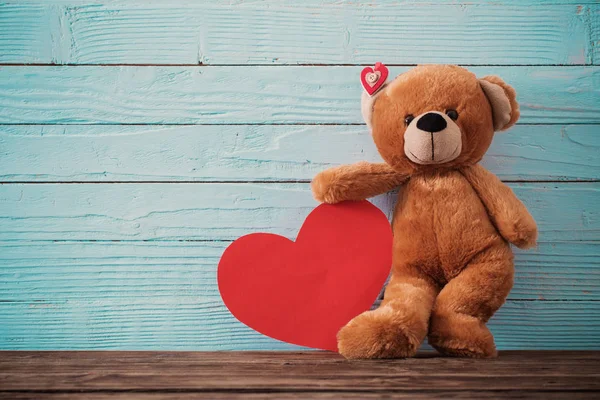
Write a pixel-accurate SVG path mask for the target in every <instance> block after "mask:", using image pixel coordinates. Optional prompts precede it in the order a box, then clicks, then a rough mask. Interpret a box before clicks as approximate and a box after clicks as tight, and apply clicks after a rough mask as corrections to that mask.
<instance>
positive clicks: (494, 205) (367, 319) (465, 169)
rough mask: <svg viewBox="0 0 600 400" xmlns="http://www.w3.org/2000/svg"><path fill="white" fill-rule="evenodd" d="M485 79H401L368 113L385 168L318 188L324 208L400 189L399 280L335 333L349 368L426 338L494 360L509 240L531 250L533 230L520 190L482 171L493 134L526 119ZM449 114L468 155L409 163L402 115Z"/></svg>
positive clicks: (508, 276) (458, 75)
mask: <svg viewBox="0 0 600 400" xmlns="http://www.w3.org/2000/svg"><path fill="white" fill-rule="evenodd" d="M483 79H484V80H485V83H483V84H482V82H483V81H482V80H479V79H477V78H476V77H475V75H473V74H472V73H471V72H469V71H467V70H466V69H464V68H460V67H457V66H447V65H446V66H444V65H428V66H419V67H416V68H414V69H412V70H410V71H408V72H406V73H404V74H402V75H400V76H398V77H397V78H396V79H395V80H394V81H392V82H390V83H389V84H388V85H387V86H386V87H385V88H384V89H383V90H382V91H381V92H380V93H378V95H377V96H376V98H375V99H374V101H373V102H372V103H371V104H370V105H369V106H370V107H372V112H366V113H364V114H365V116H366V117H367V118H371V119H370V120H368V121H367V123H368V124H369V126H372V133H373V139H374V141H375V144H376V145H377V148H378V150H379V152H380V154H381V156H382V157H383V159H384V160H385V161H386V163H385V164H370V163H366V162H361V163H358V164H354V165H347V166H340V167H337V168H332V169H329V170H326V171H323V172H321V173H320V174H318V175H317V176H316V177H315V178H314V180H313V182H312V189H313V193H314V195H315V198H316V199H317V200H319V201H323V202H327V203H336V202H340V201H344V200H361V199H365V198H368V197H371V196H374V195H377V194H380V193H384V192H386V191H389V190H391V189H392V188H395V187H398V186H400V187H401V188H400V192H399V197H398V202H397V205H396V208H395V211H394V218H393V222H392V226H393V231H394V247H393V267H392V277H391V279H390V282H389V284H388V286H387V288H386V290H385V296H384V300H383V302H382V304H381V306H380V307H379V308H378V309H377V310H374V311H368V312H365V313H363V314H361V315H359V316H357V317H356V318H354V319H353V320H352V321H350V322H349V323H348V324H347V325H346V326H345V327H343V328H342V329H341V330H340V332H339V333H338V347H339V351H340V353H341V354H342V355H344V356H345V357H347V358H395V357H410V356H412V355H414V354H415V353H416V351H417V349H418V348H419V345H420V344H421V342H422V341H423V340H424V338H425V336H427V335H428V336H429V343H430V344H431V345H432V346H433V347H435V348H436V349H437V350H439V351H440V352H441V353H443V354H446V355H451V356H468V357H494V356H496V348H495V345H494V339H493V336H492V334H491V333H490V331H489V330H488V328H487V327H486V323H487V321H488V320H489V319H490V317H491V316H492V315H493V314H494V313H495V312H496V310H498V308H500V306H501V305H502V304H503V303H504V301H505V299H506V297H507V295H508V293H509V291H510V289H511V288H512V285H513V275H514V266H513V254H512V251H511V249H510V246H509V242H510V243H513V244H515V245H516V246H519V247H523V248H527V247H531V246H534V245H535V242H536V239H537V227H536V224H535V221H534V220H533V218H532V217H531V215H529V213H528V212H527V210H526V208H525V206H524V205H523V204H522V203H521V202H520V201H519V200H518V199H517V198H516V196H515V195H514V193H513V192H512V190H511V189H510V188H509V187H508V186H506V185H504V184H503V183H502V182H501V181H500V180H499V179H498V178H496V177H495V176H494V175H493V174H492V173H490V172H488V171H486V170H485V169H484V168H483V167H481V166H480V165H478V164H477V163H478V162H479V161H480V160H481V158H482V157H483V155H484V154H485V152H486V151H487V149H488V147H489V145H490V143H491V141H492V137H493V135H494V131H495V130H503V129H507V128H509V127H510V126H512V125H513V124H514V123H515V122H516V121H517V119H518V117H519V108H518V104H517V101H516V94H515V91H514V90H513V89H512V88H511V87H510V86H509V85H507V84H506V83H504V82H503V81H502V80H501V79H500V78H498V77H485V78H483ZM490 97H492V98H490ZM448 110H456V111H457V112H458V118H457V119H456V121H454V123H455V124H456V125H457V126H458V127H459V128H460V134H461V137H460V140H461V142H462V147H461V150H460V155H458V156H457V157H456V158H454V159H452V160H450V161H448V162H444V161H443V160H442V162H436V161H435V160H434V159H435V157H434V154H432V160H434V161H432V162H433V164H431V163H429V164H425V163H416V162H413V161H411V159H409V158H408V157H407V155H406V152H405V148H404V147H405V140H404V134H405V132H406V130H407V120H406V117H407V116H408V115H412V116H415V117H417V116H422V115H425V114H426V113H428V112H438V113H444V115H446V113H447V111H448ZM448 115H451V114H448ZM446 119H447V118H446ZM412 124H413V122H410V123H409V125H410V126H411V129H414V125H412ZM450 128H452V129H455V128H454V125H452V126H450V127H449V128H448V129H450ZM411 132H412V131H411ZM446 132H448V131H447V130H444V131H441V132H437V133H433V132H423V134H424V135H431V136H430V137H431V142H432V146H433V142H434V138H435V139H436V140H437V139H439V136H437V135H444V134H445V133H446ZM425 137H426V138H428V137H429V136H425ZM438 142H439V143H441V144H439V146H442V145H443V143H444V141H438ZM436 143H437V142H436ZM409 150H410V149H409ZM432 153H433V149H432ZM366 267H368V266H366Z"/></svg>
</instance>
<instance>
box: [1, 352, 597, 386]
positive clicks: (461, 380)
mask: <svg viewBox="0 0 600 400" xmlns="http://www.w3.org/2000/svg"><path fill="white" fill-rule="evenodd" d="M31 354H32V353H29V352H25V353H20V355H19V356H17V357H15V356H13V353H3V355H5V359H6V360H7V361H6V362H5V363H3V365H4V366H5V368H3V370H2V372H0V379H2V380H3V381H4V382H5V384H4V385H3V390H4V393H6V394H8V393H10V391H12V390H15V391H18V390H19V389H20V390H23V388H28V390H30V391H41V392H44V391H51V392H61V391H62V392H64V391H79V393H80V394H81V392H82V391H83V392H85V391H111V390H112V391H121V392H122V391H126V390H129V391H150V390H153V391H168V390H177V391H182V392H194V391H198V392H200V391H201V392H204V393H208V392H221V393H223V392H237V393H239V392H246V393H257V392H258V393H260V392H263V391H268V392H287V393H293V392H296V393H298V394H301V393H304V394H305V395H307V394H310V393H312V392H329V393H336V392H337V394H338V396H339V395H341V394H343V393H348V392H350V393H367V394H368V393H379V394H381V395H384V394H386V393H388V392H389V391H394V392H395V391H402V392H405V393H406V392H413V393H414V392H416V393H417V394H418V393H419V392H421V393H422V391H425V392H427V391H429V392H430V394H431V393H432V392H439V391H452V392H455V393H456V394H460V392H465V391H467V392H468V391H474V390H479V391H504V392H508V391H515V392H516V391H526V392H533V391H544V392H546V391H553V390H557V391H560V390H563V391H564V390H569V391H571V392H577V391H587V392H588V393H590V392H598V391H599V390H600V382H599V381H598V379H597V378H598V377H599V376H600V373H599V372H598V366H599V363H600V362H599V356H598V353H591V357H590V354H588V355H584V354H581V353H570V352H564V353H557V354H564V357H563V358H562V359H560V358H558V357H553V358H552V360H555V362H554V363H548V358H547V357H540V358H537V353H536V352H529V353H507V354H501V356H500V358H498V359H494V360H471V359H448V358H442V357H432V356H431V355H428V356H426V357H420V358H413V359H406V360H379V361H352V362H348V361H345V360H343V359H342V358H341V356H339V355H337V354H333V353H321V352H313V353H300V354H295V353H287V352H286V353H270V354H269V355H268V356H266V357H257V355H260V354H261V353H243V354H240V353H229V354H224V353H216V354H215V355H210V354H207V353H192V357H190V356H189V355H184V353H179V354H181V355H182V356H181V357H179V355H178V354H173V353H151V354H149V355H148V354H146V355H145V358H140V357H136V359H135V360H131V359H130V358H129V357H127V356H121V355H120V354H121V353H120V352H119V353H108V354H109V356H111V357H112V359H113V361H112V363H111V364H109V365H106V364H103V363H102V362H101V363H99V364H94V363H90V362H89V361H90V358H91V359H93V358H92V357H90V356H87V355H86V353H81V352H70V353H56V355H53V356H52V357H43V358H41V359H35V358H33V357H31ZM95 354H102V353H97V352H93V353H92V355H95ZM105 354H106V353H105ZM125 354H126V353H125ZM220 355H225V357H223V358H219V356H220ZM21 357H27V359H28V362H29V365H26V366H25V368H24V369H21V368H19V367H17V368H16V369H15V370H13V368H12V365H14V364H15V363H16V364H17V365H18V364H20V361H19V358H21ZM204 357H206V358H208V359H212V362H211V363H206V362H205V361H204V360H202V359H203V358H204ZM98 359H99V360H101V361H106V358H105V357H98ZM290 359H295V361H293V362H290V361H289V360H290ZM42 360H43V361H44V362H45V363H46V364H44V365H42V364H41V361H42ZM58 360H60V361H62V362H58ZM79 360H82V362H81V363H80V367H79V368H76V369H74V370H73V369H71V368H69V367H68V366H67V367H66V368H65V367H64V365H65V363H66V364H67V365H69V364H71V365H74V366H76V365H77V364H78V363H79V362H78V361H79ZM157 360H160V361H161V362H160V363H159V362H157ZM231 360H233V362H231ZM520 360H523V361H525V362H524V363H521V364H519V363H518V361H520ZM48 361H50V365H53V364H54V368H47V365H48ZM118 361H120V363H118ZM563 362H564V364H563ZM9 363H10V364H9ZM565 364H566V365H565ZM574 365H577V366H578V367H577V368H573V366H574ZM565 367H566V368H565ZM569 367H570V368H569ZM33 376H35V379H32V377H33Z"/></svg>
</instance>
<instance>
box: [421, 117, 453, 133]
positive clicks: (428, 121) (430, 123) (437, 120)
mask: <svg viewBox="0 0 600 400" xmlns="http://www.w3.org/2000/svg"><path fill="white" fill-rule="evenodd" d="M446 126H448V124H446V120H445V119H444V117H442V116H441V115H440V114H437V113H432V112H430V113H427V114H425V115H423V116H422V117H421V118H419V120H418V121H417V128H419V129H421V130H422V131H425V132H432V133H433V132H439V131H441V130H444V129H446Z"/></svg>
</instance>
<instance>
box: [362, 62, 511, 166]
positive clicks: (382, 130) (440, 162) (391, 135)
mask: <svg viewBox="0 0 600 400" xmlns="http://www.w3.org/2000/svg"><path fill="white" fill-rule="evenodd" d="M362 113H363V117H364V118H365V122H366V123H367V125H368V126H369V127H370V128H371V130H372V134H373V139H374V141H375V144H376V145H377V148H378V150H379V153H380V154H381V156H382V157H383V159H384V160H385V161H386V162H387V163H388V164H389V165H390V166H392V167H393V168H395V169H396V170H399V171H403V172H406V173H418V172H422V171H426V170H430V169H445V168H457V167H460V166H466V165H471V164H475V163H477V162H478V161H479V160H481V158H482V157H483V155H484V154H485V152H486V151H487V149H488V147H489V146H490V143H491V141H492V137H493V135H494V132H495V131H500V130H505V129H508V128H510V127H511V126H512V125H514V124H515V122H516V121H517V119H518V118H519V105H518V103H517V101H516V93H515V91H514V89H513V88H512V87H511V86H509V85H508V84H506V83H505V82H504V81H503V80H502V79H500V78H499V77H497V76H486V77H484V78H482V79H478V78H477V77H476V76H475V75H474V74H473V73H472V72H470V71H468V70H466V69H464V68H461V67H458V66H454V65H423V66H418V67H415V68H413V69H411V70H409V71H408V72H405V73H403V74H401V75H399V76H397V77H396V78H395V79H394V80H393V81H391V82H390V83H389V84H387V85H386V86H384V87H383V88H382V89H381V90H380V91H379V92H378V93H376V94H375V95H374V96H369V95H368V94H366V93H363V99H362Z"/></svg>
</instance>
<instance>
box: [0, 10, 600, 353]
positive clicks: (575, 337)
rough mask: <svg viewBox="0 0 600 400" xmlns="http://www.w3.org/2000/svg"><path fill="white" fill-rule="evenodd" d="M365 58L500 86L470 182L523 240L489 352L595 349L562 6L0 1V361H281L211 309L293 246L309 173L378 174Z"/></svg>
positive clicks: (593, 204) (571, 34)
mask: <svg viewBox="0 0 600 400" xmlns="http://www.w3.org/2000/svg"><path fill="white" fill-rule="evenodd" d="M375 61H383V62H385V63H387V64H388V65H390V66H391V73H392V75H395V74H398V73H400V72H402V71H404V70H406V69H407V68H409V67H410V66H412V65H414V64H417V63H458V64H462V65H467V66H469V67H470V68H472V70H474V71H476V73H477V74H479V75H484V74H490V73H493V74H498V75H501V76H502V77H504V78H505V79H506V80H507V81H508V82H510V83H511V84H513V85H514V86H515V88H516V89H517V91H518V93H519V100H520V103H521V107H522V108H521V109H522V119H521V122H520V123H519V124H518V125H517V126H516V127H515V128H513V129H512V130H511V131H509V132H508V133H504V134H499V135H497V137H496V139H495V142H494V144H493V146H492V148H491V149H490V151H489V153H488V155H487V156H486V158H485V164H486V166H487V167H489V168H490V169H491V170H492V171H494V172H495V173H496V174H498V175H499V176H500V177H501V178H502V179H503V180H505V181H506V182H508V184H509V185H510V186H511V187H513V188H514V189H515V191H516V193H517V194H518V195H519V196H520V198H521V199H523V201H524V202H525V203H526V204H527V206H528V207H529V209H530V210H531V212H532V213H533V215H534V216H535V218H536V219H537V221H538V223H539V228H540V232H541V233H540V243H539V246H538V247H537V248H536V249H534V250H533V251H529V252H522V251H518V252H517V279H516V284H515V288H514V289H513V291H512V292H511V294H510V299H509V301H508V302H507V304H506V305H505V306H504V307H503V308H502V309H501V311H499V312H498V314H497V315H496V316H495V317H494V318H493V320H492V321H491V323H490V324H491V326H492V329H493V331H494V333H495V335H496V339H497V342H498V345H499V347H500V348H501V349H590V348H596V349H600V196H599V195H600V5H599V4H598V2H596V1H571V0H556V1H534V0H493V1H492V0H490V1H487V0H468V1H467V0H447V1H441V0H440V1H433V0H431V1H416V0H414V1H413V0H396V1H392V0H377V1H375V0H364V1H342V0H303V1H291V0H290V1H276V0H265V1H259V0H231V1H222V0H211V1H195V2H192V1H189V0H169V1H167V0H164V1H154V0H128V1H125V0H118V1H110V0H106V1H96V0H52V1H50V0H37V1H8V2H0V64H1V65H0V348H2V349H180V350H183V349H185V350H192V349H194V350H216V349H219V350H224V349H290V348H292V346H289V345H286V344H282V343H279V342H276V341H274V340H271V339H269V338H266V337H263V336H261V335H259V334H257V333H254V332H253V331H251V330H250V329H248V328H246V327H244V326H243V325H242V324H240V323H238V322H237V321H236V320H235V319H234V318H233V317H232V316H231V315H230V314H229V313H228V311H227V310H226V308H225V307H224V306H223V304H222V302H221V301H220V298H219V295H218V292H217V288H216V282H215V280H216V265H217V262H218V260H219V257H220V255H221V253H222V252H223V250H224V248H225V247H226V246H227V245H228V243H230V242H231V240H233V239H235V238H236V237H238V236H240V235H243V234H245V233H249V232H254V231H268V232H273V233H279V234H283V235H286V236H288V237H291V238H293V237H294V235H295V234H296V231H297V229H298V227H299V226H300V223H301V221H302V220H303V219H304V218H305V216H306V215H307V214H308V213H309V212H310V210H311V209H312V208H313V207H314V206H315V205H316V204H315V202H314V201H313V200H312V198H311V194H310V190H309V182H310V179H311V177H312V176H313V175H314V174H315V173H317V172H318V171H321V170H323V169H325V168H327V167H330V166H334V165H338V164H340V163H349V162H355V161H358V160H363V159H365V160H372V161H375V160H378V155H377V153H376V151H375V148H374V146H373V144H372V143H371V139H370V137H369V135H368V133H367V131H366V129H365V126H364V125H363V124H362V122H361V119H360V112H359V97H360V92H361V87H360V84H359V79H358V76H359V71H360V70H361V69H362V67H363V66H364V65H371V64H373V63H374V62H375ZM374 202H375V204H377V205H378V206H380V207H382V209H384V210H385V211H386V212H388V213H389V212H390V209H391V205H392V204H393V202H394V195H393V194H387V195H383V196H379V197H377V198H375V199H374Z"/></svg>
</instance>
